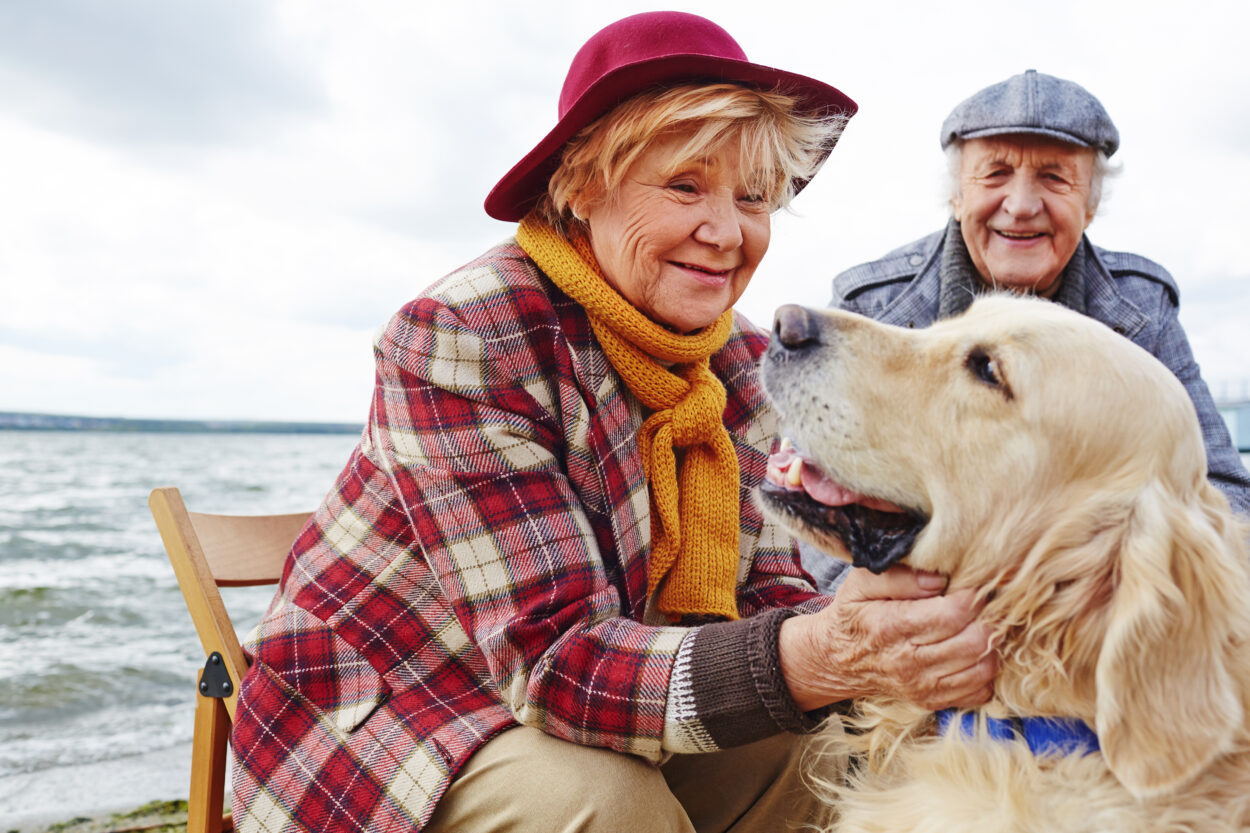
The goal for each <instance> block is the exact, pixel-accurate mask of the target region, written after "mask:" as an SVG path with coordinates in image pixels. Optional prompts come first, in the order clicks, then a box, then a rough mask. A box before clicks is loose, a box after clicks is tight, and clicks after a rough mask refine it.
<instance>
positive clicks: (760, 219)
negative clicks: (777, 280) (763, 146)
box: [580, 135, 771, 333]
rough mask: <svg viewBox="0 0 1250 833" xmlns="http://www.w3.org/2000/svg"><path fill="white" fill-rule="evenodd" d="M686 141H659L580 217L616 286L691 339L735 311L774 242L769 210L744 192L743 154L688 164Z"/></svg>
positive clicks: (730, 150) (733, 150)
mask: <svg viewBox="0 0 1250 833" xmlns="http://www.w3.org/2000/svg"><path fill="white" fill-rule="evenodd" d="M685 140H686V137H685V136H683V135H678V136H670V137H662V138H660V139H657V140H656V141H655V142H654V143H652V145H651V147H650V148H648V149H647V150H646V152H644V153H643V154H642V155H641V156H640V157H639V158H638V160H637V161H636V162H635V163H634V164H633V166H632V167H631V168H630V170H629V172H628V173H627V174H626V176H625V179H624V181H623V182H622V184H621V186H620V188H619V189H618V190H617V191H616V193H614V194H610V195H608V196H607V197H606V198H604V199H601V200H599V201H597V202H595V203H594V204H592V205H589V206H585V207H583V208H582V209H581V211H580V213H581V215H582V216H583V217H584V218H585V219H586V221H587V222H588V224H589V226H590V242H591V246H592V248H593V249H594V252H595V257H596V259H598V261H599V266H600V268H601V269H602V270H603V272H604V274H605V276H606V277H607V280H608V283H610V284H611V285H612V286H613V287H614V288H615V289H616V290H617V291H618V292H620V293H621V295H623V296H624V297H625V299H626V300H628V301H629V302H630V303H631V304H633V305H634V306H635V307H637V308H638V309H639V310H641V311H642V312H643V313H644V314H645V315H647V317H649V318H650V319H651V320H653V321H655V322H657V323H659V324H663V325H665V326H667V327H669V328H671V329H673V330H675V331H677V332H681V333H686V332H692V331H694V330H699V329H702V328H703V327H706V326H707V325H709V324H711V323H712V322H713V321H715V320H716V319H717V318H718V317H720V315H721V313H723V312H724V311H725V310H727V309H729V308H730V307H731V306H733V305H734V303H735V302H736V301H737V300H738V298H739V297H741V296H742V293H743V291H745V290H746V288H747V284H748V283H749V282H750V280H751V276H752V275H753V274H755V269H756V267H757V266H759V263H760V259H761V258H763V257H764V252H766V251H767V250H768V241H769V236H770V234H771V218H770V217H769V213H768V203H767V201H766V200H765V199H763V198H762V197H761V196H760V195H758V194H756V193H754V192H752V191H751V190H750V189H748V188H747V186H746V185H745V184H744V183H745V181H746V177H745V176H744V172H743V171H742V170H740V166H739V159H738V148H737V146H736V144H734V143H732V142H731V143H727V146H726V147H722V148H721V149H720V150H719V151H717V152H716V153H714V154H712V155H710V156H709V157H708V158H703V159H698V160H694V161H688V162H684V163H680V164H679V160H678V159H677V151H678V150H679V149H680V148H681V147H682V145H683V144H684V142H685Z"/></svg>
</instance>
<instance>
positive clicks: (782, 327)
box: [773, 304, 820, 350]
mask: <svg viewBox="0 0 1250 833" xmlns="http://www.w3.org/2000/svg"><path fill="white" fill-rule="evenodd" d="M773 336H774V337H775V338H776V340H777V341H778V342H780V343H781V345H782V346H783V347H785V348H786V349H787V350H802V349H804V348H806V347H815V346H816V345H818V344H820V329H819V327H817V324H816V319H815V318H814V317H813V316H812V314H811V313H810V312H809V311H808V310H807V309H805V308H804V307H800V306H796V305H794V304H786V305H785V306H784V307H781V308H780V309H779V310H777V315H776V316H775V317H774V318H773Z"/></svg>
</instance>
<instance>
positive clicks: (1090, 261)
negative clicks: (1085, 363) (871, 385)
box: [832, 230, 1250, 515]
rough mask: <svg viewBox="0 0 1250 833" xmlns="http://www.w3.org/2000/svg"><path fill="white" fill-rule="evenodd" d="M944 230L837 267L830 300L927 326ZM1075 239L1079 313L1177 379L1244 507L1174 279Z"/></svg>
mask: <svg viewBox="0 0 1250 833" xmlns="http://www.w3.org/2000/svg"><path fill="white" fill-rule="evenodd" d="M946 233H947V232H946V231H945V230H943V231H939V232H935V233H934V234H930V235H929V236H927V237H923V238H921V239H920V240H916V241H914V242H912V243H909V244H907V245H906V246H901V247H899V248H897V249H895V250H894V251H892V252H890V253H889V254H887V255H886V256H885V257H883V258H881V259H880V260H876V261H873V262H871V263H864V264H861V265H859V266H856V267H854V268H852V269H848V270H847V271H845V272H843V273H842V274H840V275H838V276H837V277H836V278H834V280H833V302H832V305H833V306H836V307H841V308H842V309H847V310H850V311H852V312H858V313H860V314H861V315H866V316H868V317H869V318H875V319H877V320H879V321H884V322H886V323H887V324H896V325H899V326H903V327H927V326H929V325H930V324H932V323H933V322H934V321H936V320H937V318H938V306H939V291H940V288H941V265H942V248H943V245H944V240H945V236H946ZM1080 245H1081V246H1083V247H1084V253H1083V254H1084V263H1085V270H1084V279H1085V299H1084V300H1085V311H1086V314H1087V315H1089V316H1090V317H1091V318H1094V319H1095V320H1097V321H1101V322H1102V323H1104V324H1106V325H1107V326H1108V327H1110V328H1112V329H1113V330H1115V331H1116V332H1117V333H1119V334H1121V335H1123V336H1124V337H1125V338H1127V339H1130V340H1131V341H1132V342H1133V343H1134V344H1136V345H1138V346H1139V347H1141V348H1143V349H1145V350H1147V351H1148V352H1149V353H1150V354H1151V355H1153V356H1154V357H1155V358H1157V359H1158V360H1159V361H1161V362H1163V364H1165V365H1166V366H1167V368H1168V369H1169V370H1171V371H1172V373H1174V374H1175V375H1176V378H1177V379H1179V380H1180V381H1181V384H1183V385H1184V386H1185V390H1186V391H1188V392H1189V398H1190V399H1191V400H1193V403H1194V408H1195V409H1196V410H1197V412H1198V421H1199V423H1200V424H1201V425H1202V438H1203V440H1204V441H1205V443H1206V447H1207V474H1208V477H1209V478H1210V480H1211V482H1212V484H1214V485H1215V486H1216V487H1217V488H1219V489H1220V491H1222V492H1223V493H1224V494H1225V496H1226V497H1227V498H1228V501H1229V503H1230V504H1232V507H1233V509H1235V510H1236V511H1237V512H1239V513H1241V514H1242V515H1250V473H1247V472H1246V467H1245V466H1244V465H1242V462H1241V457H1240V455H1239V454H1238V453H1237V449H1236V448H1235V447H1234V446H1233V441H1232V438H1231V437H1230V436H1229V434H1228V426H1227V425H1225V424H1224V420H1223V419H1222V418H1221V417H1220V414H1219V411H1218V409H1217V408H1216V407H1215V402H1214V400H1213V399H1212V398H1211V392H1210V390H1208V388H1207V384H1206V382H1204V381H1203V380H1202V374H1201V372H1200V371H1199V369H1198V363H1197V362H1195V361H1194V356H1193V351H1192V350H1190V347H1189V339H1188V338H1186V336H1185V329H1184V328H1183V327H1182V326H1181V323H1180V320H1179V318H1178V317H1177V313H1178V311H1179V305H1180V293H1179V291H1178V290H1177V288H1176V282H1175V281H1174V280H1173V279H1172V276H1171V275H1170V274H1169V273H1168V271H1167V270H1166V269H1164V268H1163V267H1162V266H1160V265H1159V264H1157V263H1155V262H1154V261H1152V260H1147V259H1146V258H1144V257H1141V256H1140V255H1135V254H1132V253H1130V252H1113V251H1108V250H1106V249H1101V248H1099V247H1097V246H1095V245H1093V244H1092V243H1090V241H1089V238H1088V237H1082V239H1081V243H1080Z"/></svg>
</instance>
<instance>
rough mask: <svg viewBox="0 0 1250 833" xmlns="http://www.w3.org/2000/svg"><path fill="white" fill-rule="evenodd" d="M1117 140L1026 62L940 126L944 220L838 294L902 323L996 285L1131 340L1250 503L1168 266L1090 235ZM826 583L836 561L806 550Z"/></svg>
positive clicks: (1242, 505)
mask: <svg viewBox="0 0 1250 833" xmlns="http://www.w3.org/2000/svg"><path fill="white" fill-rule="evenodd" d="M1119 143H1120V137H1119V132H1118V131H1117V130H1116V128H1115V125H1114V124H1113V123H1112V121H1111V119H1110V117H1109V116H1108V115H1107V111H1106V110H1105V109H1104V108H1103V106H1102V104H1101V103H1100V102H1099V101H1098V99H1096V98H1095V97H1094V96H1092V95H1090V93H1089V92H1087V91H1086V90H1085V89H1084V88H1083V87H1081V86H1079V85H1077V84H1074V83H1072V82H1071V81H1065V80H1063V79H1060V78H1055V77H1053V76H1050V75H1044V74H1042V73H1039V72H1037V71H1035V70H1029V71H1027V72H1025V73H1023V74H1021V75H1015V76H1012V77H1011V78H1009V79H1007V80H1006V81H1003V82H1001V83H998V84H994V85H993V86H990V87H986V88H985V89H983V90H981V91H980V92H978V93H976V94H975V95H973V96H972V97H971V98H969V99H967V100H966V101H964V102H962V103H961V104H959V106H957V107H956V108H955V109H954V111H952V112H951V114H950V115H949V116H948V117H947V119H946V121H945V122H944V123H943V124H942V136H941V144H942V148H943V149H944V150H945V151H946V153H947V158H948V160H949V163H950V166H949V167H950V172H951V179H952V187H951V214H952V216H951V219H950V221H949V222H948V223H947V225H946V228H945V229H944V230H942V231H938V232H936V233H934V234H931V235H929V236H928V237H924V238H922V239H920V240H917V241H915V242H913V243H909V244H907V245H906V246H902V247H900V248H898V249H895V250H894V251H892V252H890V253H889V254H887V255H886V256H885V257H883V258H882V259H880V260H877V261H874V262H872V263H865V264H862V265H860V266H856V267H854V268H853V269H849V270H847V271H846V272H843V273H842V274H840V275H838V276H837V277H836V278H834V281H833V296H834V297H833V305H834V306H840V307H842V308H843V309H848V310H851V311H853V312H858V313H860V314H863V315H867V316H869V317H871V318H876V319H878V320H881V321H885V322H887V323H890V324H897V325H900V326H905V327H927V326H928V325H930V324H932V323H933V322H934V321H936V320H938V319H939V318H946V317H948V316H952V315H957V314H959V313H960V312H963V311H964V310H965V309H967V308H968V306H969V305H970V304H971V303H972V300H973V298H975V297H976V295H977V293H979V292H984V291H987V290H992V289H1008V290H1012V291H1015V292H1027V293H1032V294H1036V295H1039V296H1042V297H1045V298H1049V299H1051V300H1052V301H1054V302H1055V303H1059V304H1063V305H1064V306H1066V307H1070V308H1071V309H1074V310H1076V311H1078V312H1080V313H1083V314H1085V315H1088V316H1090V317H1092V318H1095V319H1097V320H1099V321H1101V322H1103V323H1104V324H1106V325H1107V326H1108V327H1111V328H1112V329H1114V330H1115V331H1116V332H1117V333H1120V334H1121V335H1123V336H1124V337H1125V338H1128V339H1132V341H1133V342H1134V343H1135V344H1138V345H1140V346H1141V347H1143V348H1145V349H1146V350H1148V351H1150V353H1151V354H1153V355H1154V356H1156V357H1157V358H1158V359H1159V360H1160V361H1162V362H1163V363H1164V364H1165V365H1167V366H1168V368H1169V369H1171V371H1172V372H1173V373H1175V374H1176V377H1177V378H1178V379H1180V381H1181V382H1182V383H1183V384H1184V385H1185V389H1186V390H1187V391H1189V396H1190V398H1191V399H1192V400H1193V403H1194V407H1195V408H1196V409H1197V411H1198V418H1199V420H1200V422H1201V423H1202V432H1203V436H1204V438H1205V440H1206V446H1207V469H1208V476H1209V477H1210V479H1211V482H1212V483H1213V484H1214V485H1215V486H1217V487H1218V488H1219V489H1220V490H1222V491H1223V493H1224V494H1225V495H1226V496H1227V497H1228V500H1229V502H1230V503H1231V504H1232V506H1233V508H1234V509H1235V510H1237V511H1238V512H1240V513H1241V514H1250V474H1247V472H1246V469H1245V466H1243V465H1242V463H1241V458H1240V457H1239V455H1238V453H1237V450H1236V449H1235V448H1234V447H1233V444H1232V440H1231V439H1230V437H1229V434H1228V429H1227V427H1226V426H1225V424H1224V421H1223V420H1222V419H1221V418H1220V415H1219V413H1218V412H1217V410H1216V408H1215V404H1214V402H1213V401H1212V399H1211V394H1210V392H1209V391H1208V390H1207V386H1206V383H1205V382H1203V380H1202V376H1201V374H1200V373H1199V371H1198V365H1197V364H1196V363H1195V362H1194V358H1193V354H1192V353H1191V351H1190V349H1189V341H1188V339H1187V338H1186V337H1185V331H1184V329H1183V328H1182V327H1181V324H1180V321H1179V320H1178V319H1177V307H1178V303H1179V293H1178V290H1177V288H1176V282H1175V281H1173V279H1172V276H1171V275H1170V274H1168V272H1167V270H1165V269H1164V268H1163V267H1162V266H1159V265H1158V264H1157V263H1154V262H1153V261H1150V260H1147V259H1146V258H1144V257H1141V256H1139V255H1135V254H1129V253H1127V252H1111V251H1107V250H1105V249H1101V248H1099V247H1097V246H1094V245H1093V244H1092V243H1090V241H1089V238H1088V237H1086V236H1085V229H1086V228H1088V226H1089V224H1090V223H1091V222H1092V221H1093V219H1094V214H1095V212H1096V211H1097V210H1098V204H1099V200H1100V198H1101V196H1102V185H1103V178H1104V176H1105V175H1106V173H1107V170H1108V162H1107V160H1108V159H1109V158H1110V157H1111V155H1112V154H1114V153H1115V151H1116V148H1118V147H1119ZM803 562H804V564H805V565H806V566H807V567H808V569H809V570H810V571H811V573H812V574H813V575H814V576H815V577H816V578H817V581H818V583H819V584H820V586H821V587H822V589H824V590H826V591H828V590H831V589H834V588H835V587H836V585H837V581H838V579H839V577H840V575H841V572H842V564H841V562H837V561H834V560H833V559H830V558H828V557H826V556H824V555H822V554H821V553H818V552H815V551H809V550H807V549H804V551H803Z"/></svg>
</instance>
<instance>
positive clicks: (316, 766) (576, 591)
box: [232, 243, 813, 831]
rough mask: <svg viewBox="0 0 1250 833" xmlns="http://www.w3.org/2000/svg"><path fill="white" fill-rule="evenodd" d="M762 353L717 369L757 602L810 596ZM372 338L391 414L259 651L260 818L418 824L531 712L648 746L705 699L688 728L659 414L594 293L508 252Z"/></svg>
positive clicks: (300, 824)
mask: <svg viewBox="0 0 1250 833" xmlns="http://www.w3.org/2000/svg"><path fill="white" fill-rule="evenodd" d="M765 344H766V337H765V336H764V335H763V334H762V333H760V332H759V331H757V330H754V329H753V328H751V327H750V325H749V324H745V322H741V321H740V322H739V325H738V326H737V327H736V328H735V332H734V335H733V336H731V338H730V340H729V343H728V344H727V345H726V346H725V348H724V349H723V350H722V351H721V352H720V353H718V354H717V355H716V356H715V357H714V358H713V362H712V368H713V370H714V371H715V372H716V373H717V375H718V376H720V378H721V379H723V380H724V382H725V384H726V387H727V389H728V393H729V403H728V406H727V408H726V411H725V422H726V425H727V426H728V428H729V430H730V434H731V436H732V438H733V440H734V444H735V447H736V449H737V451H738V456H739V462H740V467H741V471H742V477H743V484H744V485H743V488H742V492H741V497H742V556H743V560H742V566H741V568H740V572H739V576H740V587H739V599H740V607H741V610H740V613H741V615H742V616H743V617H748V616H751V615H752V614H753V613H756V612H758V611H760V610H764V609H767V608H772V607H782V606H792V605H794V604H800V603H802V602H804V601H809V600H811V599H812V598H813V592H812V590H811V589H810V586H808V585H807V583H806V580H805V579H804V577H803V575H802V573H801V572H800V570H799V567H798V565H797V563H796V558H795V555H794V552H793V549H792V546H791V544H790V542H789V539H788V538H786V537H785V536H784V535H783V534H779V533H778V532H777V531H776V530H775V529H774V528H772V527H771V525H767V524H765V523H764V521H763V520H762V518H761V516H760V513H759V511H758V509H757V508H756V507H755V505H754V504H753V503H752V501H751V498H750V490H751V489H752V488H753V487H754V486H755V485H756V484H758V483H759V481H760V480H761V478H762V477H763V472H764V465H765V460H766V455H767V452H768V448H769V445H770V443H771V441H772V434H773V432H774V428H775V423H774V421H773V416H772V412H771V411H770V410H769V409H768V408H767V406H766V404H765V401H764V397H763V393H762V391H761V389H760V387H759V384H758V379H757V374H756V364H757V360H758V357H759V355H760V353H761V351H762V350H763V348H764V346H765ZM375 352H376V358H377V383H376V387H375V393H374V398H373V406H372V412H371V415H370V422H369V426H368V428H367V429H366V431H365V434H364V436H363V438H362V440H361V443H360V446H359V447H358V448H357V450H356V451H355V452H354V453H353V455H352V457H351V459H350V460H349V461H348V463H347V466H346V467H345V468H344V470H343V472H342V474H341V475H340V476H339V479H338V482H337V483H336V485H335V488H334V489H333V490H332V491H331V493H330V494H329V496H328V497H327V498H326V500H325V502H324V503H323V504H322V506H321V507H320V508H319V509H318V511H317V512H316V513H315V515H314V517H313V519H312V521H311V522H310V524H309V526H308V527H307V528H305V530H304V531H303V533H302V534H301V536H300V537H299V539H298V541H296V543H295V546H294V549H293V552H292V556H291V558H290V559H289V560H288V563H287V568H286V574H285V576H284V578H283V583H282V586H281V589H280V591H279V594H278V596H277V597H276V598H275V600H274V603H273V606H272V608H271V610H270V612H269V614H268V615H267V616H266V618H265V621H264V622H263V623H262V625H261V627H260V628H259V630H258V631H257V634H256V636H255V638H254V639H253V640H252V641H251V642H250V643H249V648H250V650H251V652H252V653H253V655H254V657H255V660H256V661H255V663H254V665H253V666H252V669H251V671H250V672H249V673H248V675H247V676H246V678H245V679H244V681H243V684H242V690H241V695H240V699H239V709H238V716H237V720H236V723H235V728H234V733H233V736H232V740H233V744H234V749H235V752H236V756H237V765H236V767H235V770H234V772H235V775H234V784H233V786H234V809H235V813H236V823H237V824H238V826H239V829H240V830H242V831H279V830H292V831H324V830H334V831H357V830H358V831H366V830H367V831H398V830H413V829H419V828H420V827H421V826H422V825H423V824H424V823H425V822H426V821H427V820H428V818H429V817H430V814H431V813H432V812H433V810H434V806H435V803H436V802H437V801H438V799H439V797H440V796H441V795H442V793H443V791H444V790H445V789H446V787H447V785H448V783H449V782H450V780H451V779H452V778H453V777H454V775H455V773H456V772H457V770H458V768H459V767H460V766H461V764H463V763H464V761H465V760H466V759H467V758H468V756H469V755H470V754H472V752H473V751H474V750H475V749H477V748H478V746H480V745H481V744H482V743H483V742H485V741H486V740H488V739H489V738H490V737H491V736H492V735H493V734H495V733H497V732H498V731H500V730H501V729H504V728H506V727H509V726H513V725H515V724H516V723H518V722H521V723H525V724H528V725H532V726H536V727H538V728H540V729H542V730H543V731H545V732H548V733H549V734H552V735H554V736H556V737H560V738H565V739H568V740H571V741H575V742H578V743H583V744H590V745H594V746H602V747H607V748H610V749H615V750H619V751H623V752H628V753H632V754H636V755H640V756H643V757H645V758H647V759H650V760H659V758H660V757H661V755H662V754H663V752H664V751H665V750H664V749H663V748H662V746H661V742H662V739H664V737H665V732H666V728H667V729H668V730H669V737H670V738H672V737H677V736H680V735H681V734H682V733H683V732H685V733H687V734H688V733H689V731H690V729H689V724H690V721H691V715H689V714H685V715H681V716H679V717H680V719H681V720H682V721H683V723H682V726H680V727H678V726H673V725H666V719H667V720H675V719H678V716H674V715H666V703H667V701H668V696H669V686H670V679H671V678H672V676H673V666H674V663H675V660H676V657H677V655H678V650H679V648H680V647H681V644H682V640H683V638H685V637H686V636H687V635H688V634H689V633H690V632H689V631H688V630H686V629H682V628H674V627H668V626H666V625H664V624H663V621H662V620H660V619H658V618H656V619H654V620H653V616H652V614H651V612H650V611H649V610H648V600H647V598H646V586H647V553H648V536H649V518H648V500H647V491H646V488H647V487H646V482H645V479H644V477H643V471H642V463H641V460H640V457H639V453H638V448H637V444H636V438H637V429H638V426H639V425H640V423H641V420H642V416H643V414H642V412H641V409H640V406H639V405H638V403H637V401H636V400H635V399H634V398H633V397H632V396H631V395H629V394H628V392H627V391H625V390H623V388H622V386H621V385H620V383H619V379H618V377H617V376H616V374H615V373H614V372H613V371H612V369H611V367H610V366H609V365H608V363H607V360H606V359H605V357H604V355H603V353H602V352H601V351H600V349H599V348H598V347H597V346H596V343H595V340H594V338H593V335H592V333H591V331H590V327H589V324H588V322H587V320H586V317H585V314H584V313H583V311H582V310H581V308H580V307H578V306H577V305H576V304H574V303H573V302H571V301H570V300H569V299H568V298H566V297H564V296H563V295H562V294H561V293H560V292H559V291H558V290H556V289H555V288H554V287H553V286H552V285H551V284H550V283H549V282H548V281H547V279H546V278H545V277H544V276H542V275H541V273H539V272H538V271H537V269H536V268H535V267H534V265H533V263H532V262H530V261H529V260H528V259H527V258H526V257H525V255H524V253H523V252H522V251H521V250H520V249H519V248H518V247H516V246H515V245H514V244H511V243H508V244H505V245H503V246H500V247H498V248H496V249H495V250H492V251H491V252H488V253H487V254H486V255H485V256H483V257H482V258H480V259H479V260H477V261H475V262H473V263H471V264H469V265H468V266H466V267H464V268H463V269H461V270H459V271H457V272H455V273H453V274H452V275H450V276H448V277H447V278H444V279H443V280H442V281H440V282H439V283H438V284H436V285H435V286H433V287H432V288H431V289H430V290H429V291H427V292H426V293H425V294H423V295H422V296H421V297H419V298H417V299H416V300H415V301H413V302H411V303H410V304H408V305H407V306H406V307H404V309H402V310H401V311H400V312H399V313H398V314H397V315H396V316H395V317H394V318H393V319H392V320H391V322H390V324H389V325H388V327H387V328H386V330H385V332H384V333H382V334H381V335H380V336H379V338H378V341H377V344H376V350H375ZM696 717H697V716H696ZM704 743H706V740H705V741H704ZM677 751H686V750H677Z"/></svg>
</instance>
